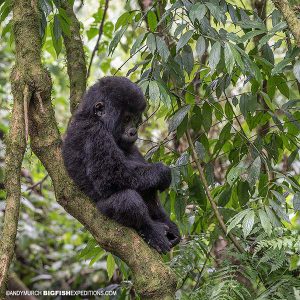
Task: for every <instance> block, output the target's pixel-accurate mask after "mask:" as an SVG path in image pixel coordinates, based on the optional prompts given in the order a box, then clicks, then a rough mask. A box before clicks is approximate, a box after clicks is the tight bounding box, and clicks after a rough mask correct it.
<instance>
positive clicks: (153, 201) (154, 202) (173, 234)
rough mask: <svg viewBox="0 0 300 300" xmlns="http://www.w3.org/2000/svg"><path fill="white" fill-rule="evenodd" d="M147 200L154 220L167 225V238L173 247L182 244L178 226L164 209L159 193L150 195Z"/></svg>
mask: <svg viewBox="0 0 300 300" xmlns="http://www.w3.org/2000/svg"><path fill="white" fill-rule="evenodd" d="M144 198H146V199H145V202H146V204H147V208H148V211H149V214H150V217H151V218H152V220H154V221H157V222H161V223H164V224H166V225H167V226H168V227H169V229H168V230H167V238H168V239H169V241H170V243H171V245H172V246H171V247H174V246H176V245H177V244H178V243H179V242H180V233H179V230H178V227H177V225H176V224H175V223H174V222H172V221H171V220H170V218H169V216H168V215H167V213H166V212H165V210H164V208H163V207H162V205H161V203H160V200H159V197H158V195H157V193H149V194H148V195H147V196H146V197H144Z"/></svg>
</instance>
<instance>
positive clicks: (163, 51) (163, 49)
mask: <svg viewBox="0 0 300 300" xmlns="http://www.w3.org/2000/svg"><path fill="white" fill-rule="evenodd" d="M156 45H157V51H158V53H159V55H160V56H161V58H162V60H163V61H164V62H166V61H167V60H168V58H169V56H170V51H169V48H168V46H167V44H166V42H165V41H164V39H163V38H162V37H160V36H157V37H156Z"/></svg>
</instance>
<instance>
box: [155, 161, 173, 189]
mask: <svg viewBox="0 0 300 300" xmlns="http://www.w3.org/2000/svg"><path fill="white" fill-rule="evenodd" d="M156 165H157V170H158V174H159V178H160V180H159V185H158V190H159V191H160V192H162V191H164V190H165V189H167V188H168V187H169V186H170V184H171V181H172V176H171V169H170V168H169V167H167V166H166V165H164V164H162V163H157V164H156Z"/></svg>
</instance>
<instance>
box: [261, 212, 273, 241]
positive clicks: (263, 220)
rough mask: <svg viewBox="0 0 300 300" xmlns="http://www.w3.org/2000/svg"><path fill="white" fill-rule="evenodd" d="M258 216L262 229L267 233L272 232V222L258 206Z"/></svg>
mask: <svg viewBox="0 0 300 300" xmlns="http://www.w3.org/2000/svg"><path fill="white" fill-rule="evenodd" d="M258 216H259V219H260V223H261V226H262V228H263V229H264V231H265V232H266V233H267V234H268V235H271V233H272V224H271V222H270V220H269V217H268V215H267V213H266V212H265V211H264V210H263V209H261V208H260V209H259V210H258Z"/></svg>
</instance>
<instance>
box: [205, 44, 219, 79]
mask: <svg viewBox="0 0 300 300" xmlns="http://www.w3.org/2000/svg"><path fill="white" fill-rule="evenodd" d="M220 59H221V44H220V42H218V41H217V42H215V43H214V44H213V45H212V47H211V50H210V53H209V59H208V64H209V66H210V69H211V73H213V72H214V71H215V69H216V67H217V65H218V63H219V61H220Z"/></svg>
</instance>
